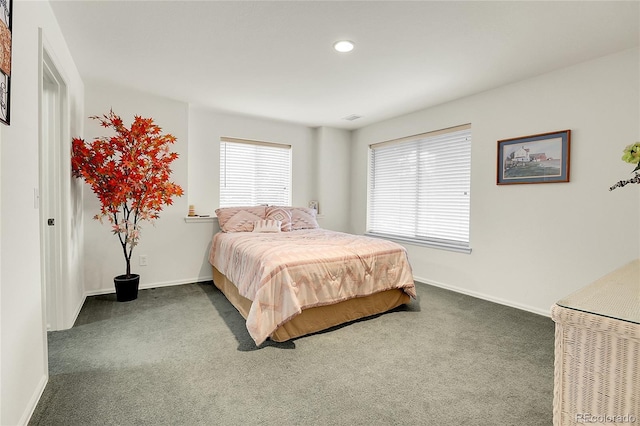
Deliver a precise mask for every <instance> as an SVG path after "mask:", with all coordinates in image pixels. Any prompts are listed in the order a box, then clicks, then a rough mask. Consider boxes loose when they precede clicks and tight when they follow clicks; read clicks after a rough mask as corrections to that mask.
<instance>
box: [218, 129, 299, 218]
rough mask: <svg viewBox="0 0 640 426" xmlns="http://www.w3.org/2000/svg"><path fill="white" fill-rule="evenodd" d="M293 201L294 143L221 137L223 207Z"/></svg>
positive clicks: (221, 194)
mask: <svg viewBox="0 0 640 426" xmlns="http://www.w3.org/2000/svg"><path fill="white" fill-rule="evenodd" d="M259 204H275V205H280V206H288V205H290V204H291V146H290V145H282V144H275V143H268V142H257V141H249V140H243V139H232V138H221V139H220V207H232V206H257V205H259Z"/></svg>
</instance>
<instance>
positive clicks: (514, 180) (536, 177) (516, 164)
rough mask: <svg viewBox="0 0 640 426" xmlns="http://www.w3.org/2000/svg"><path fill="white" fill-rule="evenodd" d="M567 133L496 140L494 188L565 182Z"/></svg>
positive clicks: (566, 177)
mask: <svg viewBox="0 0 640 426" xmlns="http://www.w3.org/2000/svg"><path fill="white" fill-rule="evenodd" d="M570 145H571V130H561V131H558V132H550V133H541V134H538V135H531V136H522V137H519V138H513V139H503V140H500V141H498V179H497V184H498V185H509V184H518V183H554V182H569V153H570Z"/></svg>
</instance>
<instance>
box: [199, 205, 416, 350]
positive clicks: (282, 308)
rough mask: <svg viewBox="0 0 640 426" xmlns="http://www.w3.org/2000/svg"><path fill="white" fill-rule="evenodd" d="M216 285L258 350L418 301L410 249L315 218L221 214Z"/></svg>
mask: <svg viewBox="0 0 640 426" xmlns="http://www.w3.org/2000/svg"><path fill="white" fill-rule="evenodd" d="M216 215H217V216H218V222H219V224H220V229H221V232H218V233H216V234H215V235H214V236H213V241H212V244H211V251H210V253H209V262H210V263H211V265H212V268H213V282H214V284H215V286H216V287H217V288H218V289H220V291H221V292H222V293H223V294H224V295H225V296H226V297H227V299H228V300H229V301H230V302H231V303H232V304H233V305H234V306H235V307H236V309H237V310H238V311H239V312H240V314H241V315H242V316H243V317H244V318H245V320H246V327H247V330H248V332H249V334H250V336H251V337H252V338H253V340H254V341H255V343H256V345H261V344H262V343H263V342H264V341H265V340H267V339H268V338H270V339H271V340H274V341H277V342H282V341H286V340H289V339H293V338H296V337H300V336H303V335H306V334H310V333H314V332H317V331H321V330H325V329H327V328H330V327H333V326H336V325H339V324H343V323H346V322H350V321H354V320H357V319H361V318H365V317H368V316H372V315H376V314H380V313H383V312H386V311H389V310H391V309H393V308H396V307H398V306H400V305H403V304H406V303H409V302H410V300H411V298H412V297H413V298H415V297H416V293H415V285H414V282H413V275H412V272H411V266H410V264H409V262H408V259H407V254H406V251H405V249H404V247H402V246H400V245H399V244H396V243H393V242H391V241H387V240H382V239H378V238H370V237H366V236H358V235H351V234H346V233H341V232H335V231H330V230H326V229H321V228H320V227H319V226H318V223H317V221H316V217H315V210H311V209H307V208H300V207H278V206H271V207H266V206H259V207H232V208H224V209H218V210H216Z"/></svg>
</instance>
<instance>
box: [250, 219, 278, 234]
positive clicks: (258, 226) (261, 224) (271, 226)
mask: <svg viewBox="0 0 640 426" xmlns="http://www.w3.org/2000/svg"><path fill="white" fill-rule="evenodd" d="M281 227H282V221H281V220H275V219H262V220H258V221H255V222H253V232H280V228H281Z"/></svg>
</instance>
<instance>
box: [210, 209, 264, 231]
mask: <svg viewBox="0 0 640 426" xmlns="http://www.w3.org/2000/svg"><path fill="white" fill-rule="evenodd" d="M266 209H267V208H266V207H265V206H257V207H223V208H219V209H217V210H216V216H218V224H219V225H220V230H222V231H223V232H251V231H253V223H254V222H257V221H259V220H262V219H265V217H266Z"/></svg>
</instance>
